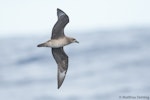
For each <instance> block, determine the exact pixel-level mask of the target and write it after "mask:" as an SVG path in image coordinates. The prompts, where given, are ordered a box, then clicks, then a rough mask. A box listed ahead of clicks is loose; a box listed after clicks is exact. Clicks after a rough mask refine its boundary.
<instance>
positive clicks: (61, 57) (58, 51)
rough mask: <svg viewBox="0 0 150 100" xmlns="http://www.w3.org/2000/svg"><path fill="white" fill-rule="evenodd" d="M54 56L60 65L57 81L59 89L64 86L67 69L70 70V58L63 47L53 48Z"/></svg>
mask: <svg viewBox="0 0 150 100" xmlns="http://www.w3.org/2000/svg"><path fill="white" fill-rule="evenodd" d="M52 54H53V56H54V59H55V61H56V63H57V65H58V72H57V81H58V89H59V88H60V86H61V85H62V83H63V81H64V79H65V76H66V73H67V69H68V56H67V55H66V53H65V52H64V50H63V47H61V48H52Z"/></svg>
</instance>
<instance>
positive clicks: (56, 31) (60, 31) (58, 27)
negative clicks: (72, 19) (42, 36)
mask: <svg viewBox="0 0 150 100" xmlns="http://www.w3.org/2000/svg"><path fill="white" fill-rule="evenodd" d="M57 16H58V20H57V22H56V24H55V25H54V27H53V29H52V36H51V39H58V38H60V37H63V36H64V28H65V26H66V25H67V24H68V23H69V17H68V16H67V15H66V14H65V13H64V12H63V11H62V10H60V9H58V8H57Z"/></svg>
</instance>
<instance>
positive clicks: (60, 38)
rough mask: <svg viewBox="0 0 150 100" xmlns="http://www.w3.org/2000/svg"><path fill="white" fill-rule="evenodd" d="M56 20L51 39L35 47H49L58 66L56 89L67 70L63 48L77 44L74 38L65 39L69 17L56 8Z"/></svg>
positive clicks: (66, 57)
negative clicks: (65, 29)
mask: <svg viewBox="0 0 150 100" xmlns="http://www.w3.org/2000/svg"><path fill="white" fill-rule="evenodd" d="M57 16H58V20H57V22H56V24H55V25H54V27H53V29H52V36H51V39H50V40H48V41H46V42H44V43H42V44H39V45H37V47H51V48H52V54H53V57H54V59H55V61H56V63H57V66H58V72H57V81H58V89H59V88H60V86H61V85H62V83H63V81H64V79H65V76H66V73H67V69H68V56H67V54H66V53H65V52H64V50H63V47H64V46H65V45H68V44H70V43H79V42H78V41H77V40H76V39H75V38H72V37H67V36H65V34H64V28H65V26H66V25H67V24H68V23H69V17H68V16H67V15H66V14H65V12H63V11H62V10H60V9H58V8H57Z"/></svg>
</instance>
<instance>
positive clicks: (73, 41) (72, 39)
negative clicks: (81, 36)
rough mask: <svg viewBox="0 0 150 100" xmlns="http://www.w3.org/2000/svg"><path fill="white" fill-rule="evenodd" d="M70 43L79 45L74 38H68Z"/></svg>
mask: <svg viewBox="0 0 150 100" xmlns="http://www.w3.org/2000/svg"><path fill="white" fill-rule="evenodd" d="M70 42H71V43H79V42H78V41H77V40H76V39H75V38H70Z"/></svg>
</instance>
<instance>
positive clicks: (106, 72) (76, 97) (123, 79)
mask: <svg viewBox="0 0 150 100" xmlns="http://www.w3.org/2000/svg"><path fill="white" fill-rule="evenodd" d="M45 35H47V34H46V33H45ZM49 35H50V34H49V33H48V35H47V36H49ZM72 35H73V37H76V38H77V40H78V41H79V42H80V43H79V44H71V45H68V46H66V47H65V51H66V53H67V54H68V56H69V68H68V72H67V76H66V78H65V81H64V83H63V85H62V86H61V88H60V89H59V90H58V89H57V65H56V63H55V61H54V59H53V57H52V54H51V49H50V48H37V47H36V45H37V44H39V43H41V42H44V41H46V40H48V39H49V37H50V36H49V37H47V36H43V34H41V35H37V36H32V35H31V36H26V37H9V38H0V55H1V56H0V100H59V99H61V100H127V96H128V97H129V96H130V97H129V98H128V100H135V98H136V99H137V100H138V98H137V96H142V97H143V98H141V99H140V100H149V97H150V28H130V29H120V30H100V31H91V32H81V33H78V34H70V36H72ZM133 97H135V98H133ZM144 97H145V98H144Z"/></svg>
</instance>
